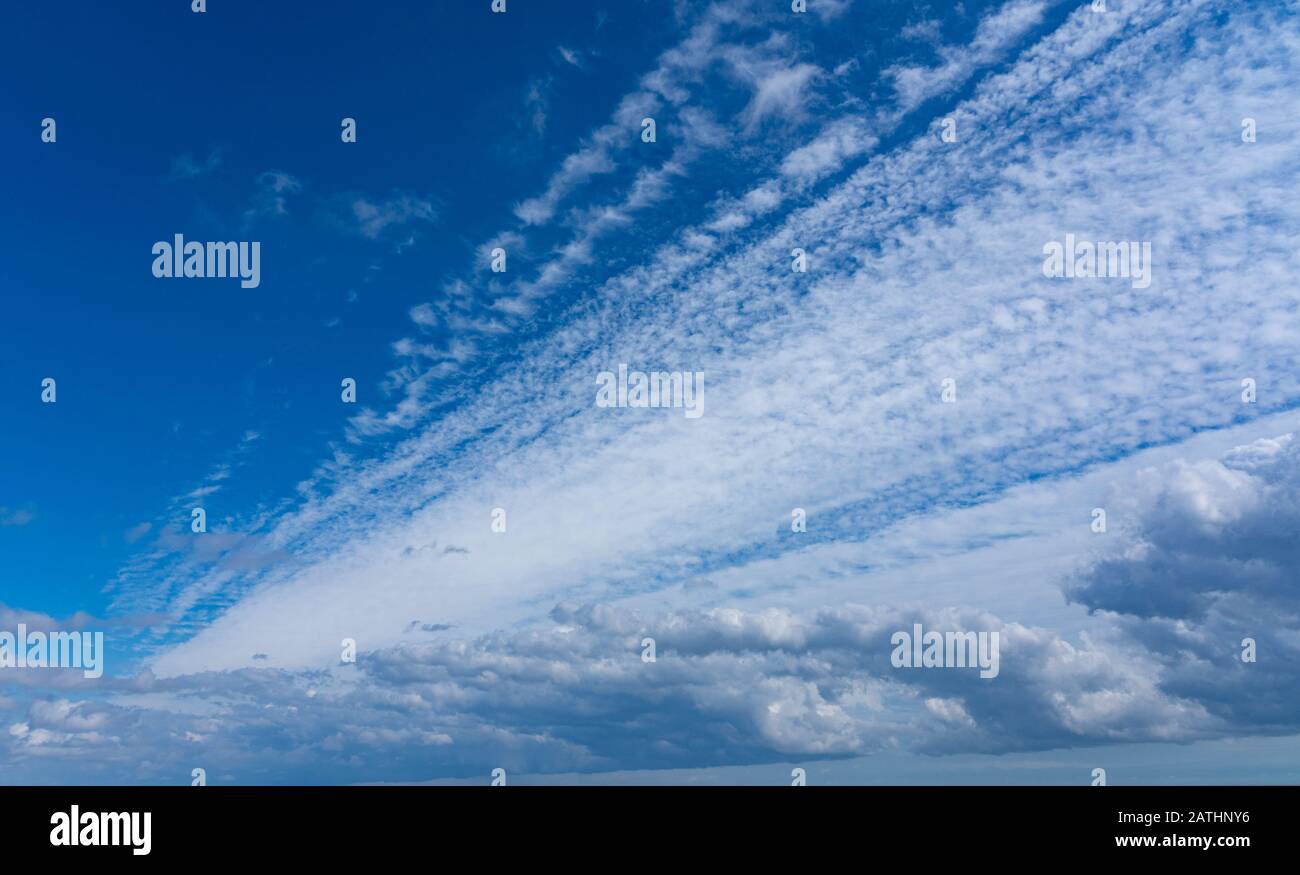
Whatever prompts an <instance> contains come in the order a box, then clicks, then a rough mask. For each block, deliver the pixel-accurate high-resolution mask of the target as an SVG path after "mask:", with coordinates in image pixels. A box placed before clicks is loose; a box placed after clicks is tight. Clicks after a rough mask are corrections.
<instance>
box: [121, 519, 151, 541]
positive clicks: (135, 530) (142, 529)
mask: <svg viewBox="0 0 1300 875" xmlns="http://www.w3.org/2000/svg"><path fill="white" fill-rule="evenodd" d="M152 529H153V523H150V522H143V523H140V524H138V525H134V526H132V527H131V528H129V529H127V530H126V534H124V535H123V536H122V537H123V538H124V539H125V540H126V542H127V543H128V544H134V543H135V542H136V541H138V540H140V539H141V538H143V537H144V536H145V535H147V534H149V532H150V531H151V530H152Z"/></svg>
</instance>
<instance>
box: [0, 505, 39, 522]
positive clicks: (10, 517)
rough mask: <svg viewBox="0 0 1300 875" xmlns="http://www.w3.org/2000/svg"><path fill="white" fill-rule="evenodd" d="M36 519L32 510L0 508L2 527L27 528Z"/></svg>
mask: <svg viewBox="0 0 1300 875" xmlns="http://www.w3.org/2000/svg"><path fill="white" fill-rule="evenodd" d="M34 519H36V514H34V513H32V512H31V511H30V510H10V509H9V508H7V507H0V526H25V525H27V524H28V523H30V522H31V521H32V520H34Z"/></svg>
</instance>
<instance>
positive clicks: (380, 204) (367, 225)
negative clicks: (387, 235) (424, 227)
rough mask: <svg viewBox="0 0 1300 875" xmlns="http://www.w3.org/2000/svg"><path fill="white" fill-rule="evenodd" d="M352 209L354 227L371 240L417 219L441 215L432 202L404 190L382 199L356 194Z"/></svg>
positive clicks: (427, 220) (427, 219)
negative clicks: (372, 198)
mask: <svg viewBox="0 0 1300 875" xmlns="http://www.w3.org/2000/svg"><path fill="white" fill-rule="evenodd" d="M350 213H351V217H350V218H351V221H350V223H349V224H350V227H352V229H353V230H355V231H356V232H357V233H359V234H361V236H363V237H366V238H367V239H370V240H376V239H378V238H379V237H380V235H382V234H383V233H384V232H385V231H388V230H391V229H398V228H404V227H406V226H407V225H410V224H412V223H417V222H426V223H432V222H435V221H437V218H438V213H437V211H436V210H435V209H434V207H433V203H432V202H430V201H429V200H427V199H425V198H421V197H417V196H416V195H413V194H405V193H401V192H397V193H394V194H393V195H392V196H391V197H388V198H386V199H384V200H380V201H375V200H371V199H369V198H365V197H358V198H355V199H353V200H352V202H351V204H350Z"/></svg>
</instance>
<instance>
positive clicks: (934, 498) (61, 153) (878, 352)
mask: <svg viewBox="0 0 1300 875" xmlns="http://www.w3.org/2000/svg"><path fill="white" fill-rule="evenodd" d="M1103 5H1104V7H1105V8H1104V10H1098V9H1094V8H1093V5H1092V4H1091V3H1085V2H1052V0H1000V2H999V0H994V2H987V3H979V2H963V3H957V4H948V3H931V4H925V3H903V2H875V0H808V2H807V4H806V11H803V12H799V11H795V10H794V9H793V8H792V4H791V3H790V2H787V0H726V2H723V0H716V2H708V0H691V2H688V0H676V2H671V0H624V2H618V3H610V2H587V0H563V2H560V0H508V2H507V4H506V10H505V11H504V12H494V11H493V10H492V8H491V6H492V3H491V0H458V2H455V3H451V2H436V3H415V2H404V0H403V2H398V0H394V2H388V3H382V4H377V3H370V4H360V3H355V2H344V0H339V2H330V3H322V4H311V6H310V8H309V9H308V8H306V7H303V6H298V5H295V4H253V3H248V2H234V0H209V2H208V3H207V8H206V11H204V12H201V13H196V12H194V11H192V9H191V8H190V4H188V3H186V2H156V0H150V2H140V3H132V4H126V5H109V4H99V3H90V2H69V3H65V4H60V5H59V6H58V7H57V9H56V8H55V7H48V8H47V7H46V6H39V5H37V6H27V7H15V8H12V9H7V10H6V12H5V18H6V26H5V27H4V29H3V31H4V36H3V37H2V38H3V40H4V48H5V51H4V52H0V76H2V77H3V80H4V81H5V82H8V83H11V87H9V88H6V89H4V94H3V96H0V177H2V178H3V185H4V190H5V192H6V194H7V195H8V197H7V202H8V203H9V205H10V209H9V211H8V213H7V216H8V218H9V221H7V222H5V223H4V234H5V237H6V240H5V245H4V246H0V296H2V297H3V303H4V318H3V319H0V410H2V411H3V428H0V458H2V459H3V460H4V464H3V467H0V632H3V631H6V630H8V631H14V630H15V629H16V628H17V626H18V625H19V624H23V625H25V626H26V627H28V628H30V629H43V630H50V631H54V630H86V631H89V630H96V631H102V632H103V633H104V636H105V640H106V656H105V659H106V668H105V671H104V674H103V676H102V677H98V678H88V677H85V676H84V673H83V672H81V671H78V670H74V669H37V668H25V669H19V668H5V667H0V783H17V784H22V783H30V784H62V783H87V784H90V783H125V784H134V783H147V784H171V783H189V782H190V780H191V774H192V770H193V769H195V768H202V769H204V770H205V772H206V774H207V776H208V777H207V780H208V781H209V782H211V783H231V784H237V783H240V784H316V783H378V782H403V783H421V782H451V783H486V782H488V781H489V780H490V775H491V774H492V772H493V770H494V769H505V770H506V771H507V773H508V774H509V775H510V780H511V782H512V783H514V782H518V783H628V782H632V783H745V784H753V783H789V782H790V780H791V772H792V770H794V769H796V768H802V769H804V770H805V772H806V774H807V777H808V781H809V783H824V784H831V783H868V784H870V783H932V784H946V783H983V784H1017V783H1064V784H1072V783H1078V784H1088V783H1091V782H1092V781H1094V780H1095V778H1094V775H1093V771H1094V770H1095V769H1097V768H1102V769H1105V770H1106V774H1107V776H1108V777H1107V780H1108V781H1109V782H1110V783H1115V784H1122V783H1130V784H1134V783H1269V782H1289V783H1294V782H1296V781H1300V699H1298V698H1297V697H1296V695H1295V690H1296V689H1297V683H1298V682H1300V589H1298V586H1300V579H1298V578H1297V571H1296V568H1297V567H1300V561H1298V560H1300V540H1297V537H1296V534H1295V533H1296V532H1297V531H1300V465H1298V463H1300V443H1298V442H1296V441H1295V440H1294V437H1293V435H1294V433H1295V431H1296V429H1297V424H1298V423H1300V409H1298V408H1300V381H1298V380H1297V374H1298V373H1300V370H1298V369H1297V364H1300V362H1298V361H1297V359H1298V358H1300V342H1298V341H1300V285H1298V284H1297V283H1296V281H1295V276H1296V272H1297V268H1300V255H1297V253H1298V252H1300V246H1298V245H1297V244H1298V243H1300V204H1298V203H1297V201H1296V199H1295V197H1294V191H1295V183H1296V173H1297V171H1296V168H1297V167H1298V166H1300V141H1298V140H1297V133H1298V132H1300V131H1298V128H1300V87H1298V86H1300V66H1298V65H1297V63H1296V60H1295V59H1296V58H1297V57H1300V17H1297V12H1300V7H1298V6H1297V4H1295V3H1293V2H1276V3H1268V4H1238V3H1231V2H1217V0H1144V2H1140V3H1139V2H1135V0H1129V2H1124V0H1107V2H1106V3H1105V4H1103ZM44 119H53V120H54V124H55V127H54V130H55V132H56V133H55V136H54V137H53V141H52V142H51V141H47V140H48V137H46V136H43V130H44V129H45V125H44V122H43V120H44ZM345 119H351V120H352V121H353V122H354V124H355V141H354V142H353V141H348V139H349V138H347V137H345V136H344V135H343V131H344V120H345ZM646 119H651V120H653V122H654V136H653V137H649V136H648V134H647V133H646V125H645V120H646ZM176 235H183V237H184V239H185V240H187V241H200V242H202V241H243V242H248V243H253V242H256V243H257V245H258V246H259V247H260V249H259V251H260V277H259V279H260V282H258V283H257V284H256V285H255V287H244V285H242V284H241V283H240V282H239V280H238V279H235V278H229V277H227V278H219V277H158V276H156V275H155V271H154V270H153V265H154V254H153V247H154V246H155V244H156V243H157V242H159V241H169V242H170V241H172V240H173V239H174V237H175V236H176ZM1066 235H1072V236H1071V238H1070V239H1074V240H1080V241H1097V242H1125V243H1127V242H1130V241H1131V242H1133V243H1134V244H1135V246H1136V245H1137V244H1142V246H1146V247H1149V252H1150V260H1149V262H1147V267H1148V268H1149V276H1148V279H1149V283H1144V282H1142V281H1138V280H1137V279H1135V278H1133V277H1127V276H1106V277H1086V276H1084V277H1079V276H1075V277H1067V276H1051V275H1048V274H1049V273H1050V271H1046V270H1045V252H1046V251H1047V250H1046V248H1045V247H1047V246H1049V244H1052V243H1062V242H1064V241H1065V240H1066V239H1067V236H1066ZM796 250H797V251H799V252H801V253H802V254H803V259H802V261H801V263H800V264H799V266H801V267H803V268H804V269H802V270H799V269H795V268H796V258H795V255H796ZM494 251H499V252H503V253H504V259H505V264H504V270H501V271H499V272H498V271H494V270H493V258H494V256H493V253H494ZM620 364H627V365H628V367H629V368H630V369H631V370H641V371H668V372H683V373H685V374H686V375H688V378H689V376H690V375H696V374H697V375H700V377H699V379H700V380H701V382H700V384H699V385H701V386H702V388H701V389H700V390H699V401H700V403H701V405H702V406H701V408H700V415H698V416H694V415H686V413H687V411H683V410H682V409H677V408H662V407H648V408H636V407H608V406H604V405H602V404H600V403H598V396H597V387H598V384H599V375H600V374H601V373H602V372H613V371H617V370H618V367H619V365H620ZM47 379H53V380H54V381H55V385H56V387H57V396H56V400H55V401H54V402H53V403H47V402H46V401H44V400H43V398H42V391H43V382H42V381H44V380H47ZM345 380H351V381H355V400H354V401H352V400H348V399H347V398H346V397H345V393H344V390H343V388H342V385H343V382H344V381H345ZM199 508H201V509H202V510H203V512H204V515H205V520H206V527H205V528H206V530H205V531H201V532H196V531H194V530H193V526H192V521H193V513H194V511H195V509H199ZM1098 511H1102V512H1104V519H1105V526H1104V531H1099V530H1098V528H1099V526H1098V516H1097V512H1098ZM795 517H799V518H801V519H802V520H803V521H804V525H802V526H800V525H796V524H795V522H794V520H795ZM918 623H919V624H922V625H923V626H924V627H925V628H928V629H939V630H956V631H975V632H979V633H987V634H992V633H997V635H998V640H999V641H1000V644H1001V653H1000V671H999V672H998V674H997V676H996V677H991V678H981V677H980V676H979V674H978V673H975V672H972V671H966V670H959V669H943V668H940V669H933V670H915V669H906V668H899V667H897V666H895V665H894V664H892V663H891V651H892V649H893V648H892V646H891V640H892V639H891V636H892V635H893V634H894V633H896V632H898V631H900V630H912V629H913V628H914V625H915V624H918ZM1248 638H1249V639H1251V641H1252V642H1254V646H1255V654H1254V661H1247V660H1245V659H1243V658H1242V653H1243V641H1244V640H1245V639H1248ZM646 639H652V640H653V643H654V659H653V660H648V659H647V658H646V656H645V653H646V645H645V643H644V642H645V640H646ZM345 640H346V641H349V642H353V643H354V645H355V658H348V654H347V653H346V650H347V648H346V647H345V646H344V642H345Z"/></svg>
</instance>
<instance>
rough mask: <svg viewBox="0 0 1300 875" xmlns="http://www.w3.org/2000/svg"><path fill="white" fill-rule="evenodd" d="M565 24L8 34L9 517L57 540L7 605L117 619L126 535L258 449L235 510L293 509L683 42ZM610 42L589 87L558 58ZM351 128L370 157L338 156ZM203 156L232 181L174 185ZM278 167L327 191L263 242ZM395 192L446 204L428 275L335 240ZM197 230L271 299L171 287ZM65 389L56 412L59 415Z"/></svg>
mask: <svg viewBox="0 0 1300 875" xmlns="http://www.w3.org/2000/svg"><path fill="white" fill-rule="evenodd" d="M621 6H622V4H620V7H621ZM557 9H558V7H557V6H556V5H555V4H549V5H548V4H526V3H517V4H515V8H514V9H512V10H511V11H510V14H508V15H504V16H495V17H494V16H492V15H491V13H490V12H489V11H488V10H487V9H486V8H485V4H471V3H433V4H428V3H418V4H417V3H375V4H368V5H366V6H365V7H364V8H363V7H360V6H358V5H356V4H348V3H322V4H293V3H284V4H280V3H268V4H251V3H237V4H225V3H213V4H211V5H210V9H209V12H208V13H206V14H204V15H196V14H193V13H191V12H190V10H189V9H188V7H187V4H185V3H169V4H162V3H129V4H103V3H86V4H68V5H67V6H66V7H63V8H61V10H60V13H59V14H58V15H53V14H51V10H50V9H49V8H46V7H43V6H41V5H30V4H13V5H12V7H11V8H8V9H7V10H6V18H7V20H6V27H5V31H6V37H5V39H4V43H5V46H4V48H5V51H4V52H3V58H0V77H3V79H4V81H6V82H9V83H16V84H18V85H19V87H17V88H8V89H6V94H5V96H4V98H3V99H2V100H0V159H2V160H0V166H3V170H0V173H3V176H4V191H5V196H6V200H7V201H8V206H7V210H6V212H7V213H8V214H9V216H10V217H11V219H12V221H8V222H6V223H5V225H6V231H5V236H6V239H5V245H4V247H3V248H2V249H0V285H2V287H3V289H4V326H3V329H2V331H3V335H2V336H3V340H4V342H3V344H0V396H2V397H3V399H4V411H5V420H6V427H5V428H4V429H3V432H2V433H0V454H2V455H3V458H4V459H5V460H6V474H5V477H4V481H3V485H0V506H6V507H10V508H21V509H26V510H28V511H29V512H30V513H31V514H32V515H33V519H32V522H31V523H29V524H28V525H25V526H23V527H21V528H20V527H5V528H0V555H2V556H3V561H2V562H0V601H10V602H17V601H26V602H29V603H30V602H31V596H32V595H36V594H39V595H38V598H37V604H30V605H29V606H31V607H39V608H40V609H42V610H46V611H49V612H51V613H54V614H65V613H70V612H71V611H74V610H86V611H91V612H96V611H99V610H101V609H102V607H103V602H102V599H101V597H100V596H99V594H98V592H97V591H98V585H97V584H102V583H103V582H104V580H105V575H106V574H111V572H112V571H113V570H114V568H115V565H116V563H117V562H119V561H120V560H121V559H122V558H123V557H124V554H125V552H126V550H127V549H128V548H129V546H130V545H128V544H125V543H124V541H123V537H122V536H123V533H124V532H125V531H127V530H128V529H130V528H131V527H132V526H134V525H136V524H137V523H139V522H141V521H142V520H149V519H152V518H154V516H155V515H156V514H157V513H158V512H159V511H160V510H161V509H163V508H165V507H166V505H167V502H168V501H169V500H170V499H171V498H172V497H174V496H175V495H177V494H178V493H182V492H184V491H187V490H188V489H189V488H190V487H191V486H192V485H194V484H196V483H197V481H199V480H201V479H202V477H203V476H204V475H205V474H206V473H207V469H208V467H209V466H210V465H211V464H213V463H214V460H217V459H219V458H221V457H222V456H223V455H225V454H227V453H229V452H231V451H233V450H234V449H235V447H236V445H237V444H238V442H239V441H240V439H241V437H242V436H243V435H244V433H245V432H246V431H248V430H250V429H251V430H255V431H258V432H260V433H261V434H262V435H263V437H264V438H265V440H264V442H263V444H262V446H261V447H260V451H259V454H258V455H257V458H256V461H255V462H254V463H253V464H255V465H256V468H255V471H254V473H253V476H251V477H249V478H247V480H243V481H242V483H241V484H240V485H239V486H238V487H235V488H234V489H232V491H231V493H229V495H230V496H231V497H232V499H238V500H241V501H245V502H256V501H260V500H267V501H271V502H275V501H277V500H278V499H280V498H283V497H285V496H286V495H289V494H291V490H292V485H293V484H294V483H295V482H296V481H297V480H299V479H301V478H304V477H306V476H307V475H308V474H309V473H310V471H311V469H312V467H313V461H314V460H315V459H316V458H317V457H319V456H320V455H322V454H323V453H324V445H325V443H326V441H328V440H332V439H335V438H337V437H338V436H339V434H340V433H341V425H342V422H343V419H344V416H345V414H346V412H347V411H346V408H344V407H342V406H341V405H340V404H339V403H338V398H339V389H338V384H339V381H340V380H341V378H342V377H344V376H351V377H354V378H356V379H357V381H358V384H359V386H360V387H361V398H362V400H370V401H372V402H373V401H375V400H377V399H376V395H375V393H376V392H377V391H378V385H379V383H380V381H381V379H382V377H383V374H384V373H385V371H386V370H387V369H388V368H389V367H390V365H391V357H390V353H389V348H388V344H389V343H390V342H391V341H392V340H393V339H395V337H396V336H397V333H398V332H399V331H401V330H402V323H404V322H405V320H406V312H407V311H408V310H409V308H410V307H411V306H413V305H415V304H416V303H418V302H420V301H422V300H425V299H426V298H427V297H428V295H429V293H430V290H431V289H434V288H436V286H437V284H438V282H439V280H440V278H442V277H443V276H444V275H450V274H453V273H455V272H456V271H459V270H463V269H464V268H465V267H466V266H467V265H468V263H469V262H470V260H471V259H472V258H473V249H474V247H476V246H477V245H478V244H479V243H480V242H481V241H482V240H483V239H485V238H487V237H488V236H490V234H491V233H492V232H493V231H495V230H496V228H497V227H499V226H500V225H502V224H503V223H505V222H506V220H507V219H508V218H509V210H510V208H511V206H512V204H513V203H514V202H515V201H517V200H520V199H522V198H523V197H526V196H528V195H529V194H532V193H533V191H532V190H533V188H534V187H535V185H536V181H537V180H538V179H539V178H542V177H543V174H544V173H545V171H546V169H547V168H549V167H550V166H551V165H552V164H554V162H555V161H556V159H557V158H558V157H562V155H563V150H564V149H565V148H567V146H568V145H569V144H570V143H571V142H572V141H573V140H574V139H575V138H577V137H578V136H580V135H581V134H582V133H584V132H585V131H587V130H588V129H590V128H592V127H594V126H596V125H597V124H598V123H599V122H600V121H602V120H603V119H604V117H606V116H607V115H608V113H609V111H610V107H611V106H612V105H613V104H615V103H616V102H617V99H618V97H619V96H620V95H621V94H622V93H624V92H625V91H627V90H628V89H630V88H631V87H633V86H634V85H635V77H636V75H637V71H639V70H641V69H643V68H644V67H645V66H646V65H648V64H649V62H650V61H651V60H652V58H653V56H654V55H655V54H656V53H657V52H658V51H660V50H661V48H662V39H663V35H664V34H663V32H664V30H665V28H666V27H667V26H668V25H669V22H668V21H666V20H665V17H664V15H663V14H662V12H658V11H655V10H653V9H652V8H649V7H648V6H642V5H641V4H626V7H625V8H616V9H615V10H613V11H612V12H600V11H598V10H595V9H589V10H586V11H584V12H583V14H557ZM598 33H599V36H600V42H601V44H603V45H607V46H610V47H611V48H610V49H608V54H606V55H604V56H600V57H594V56H593V57H591V58H589V59H588V60H587V62H586V63H589V64H590V65H591V66H592V67H593V68H594V71H593V74H592V75H584V76H579V75H574V76H571V77H569V78H568V79H567V80H565V79H564V72H563V71H562V70H561V69H560V66H562V65H561V64H558V63H557V61H556V56H555V53H556V46H557V45H565V44H573V45H576V46H582V45H589V44H591V43H593V42H594V41H595V40H596V38H597V35H598ZM539 71H540V72H541V73H543V74H547V75H551V76H554V77H555V78H556V79H558V80H562V81H559V82H557V84H556V85H555V93H554V94H553V95H552V97H551V99H550V108H551V111H550V113H549V117H548V120H547V128H548V129H549V130H548V133H547V136H545V137H538V136H536V135H535V133H534V131H533V129H532V128H531V126H530V124H529V123H528V121H527V118H526V111H525V109H524V97H525V91H526V89H527V87H528V85H529V82H530V81H531V80H532V79H533V78H534V77H535V76H536V75H537V74H538V73H539ZM574 72H575V74H576V71H574ZM47 116H48V117H53V118H55V119H56V122H57V125H58V129H57V133H58V141H57V143H55V144H52V145H51V144H46V143H42V142H41V140H40V136H39V134H40V128H39V123H40V120H41V119H42V118H45V117H47ZM348 116H350V117H354V118H356V119H357V121H358V126H359V135H358V137H357V142H356V143H355V144H344V143H342V142H341V141H340V137H339V132H340V120H341V119H342V118H343V117H348ZM181 156H186V159H187V160H190V161H192V162H193V163H194V165H195V166H196V167H206V166H207V163H208V162H209V161H210V160H212V161H214V165H215V166H213V168H212V169H211V170H210V171H207V172H204V173H202V174H200V175H196V176H194V177H191V178H176V177H177V175H176V174H174V173H173V162H174V161H175V160H177V159H179V158H180V157H181ZM273 170H277V171H282V172H284V173H288V174H291V175H292V176H293V177H294V178H296V179H297V180H299V182H300V183H301V185H302V190H301V192H299V193H298V194H297V195H295V196H291V198H290V199H291V203H290V204H289V205H288V206H287V207H286V209H287V210H288V213H289V215H285V216H259V217H257V218H255V219H252V220H248V219H246V218H245V216H244V214H245V212H246V211H248V210H249V209H251V208H253V207H254V206H255V198H256V197H257V193H258V185H257V178H258V176H259V175H260V174H262V173H264V172H267V171H273ZM395 191H401V192H408V193H411V194H412V195H413V196H416V197H420V198H423V199H427V200H428V201H429V202H431V203H432V204H433V205H434V208H435V209H436V210H437V212H438V214H439V217H440V218H439V220H438V222H437V224H436V225H429V226H428V227H427V228H426V229H421V230H420V231H419V235H420V237H421V239H420V240H419V241H418V244H417V245H415V246H414V247H413V248H412V249H411V250H410V251H408V252H405V253H404V254H403V257H401V258H397V257H395V256H394V254H393V251H392V250H393V247H394V245H395V243H394V241H393V240H392V239H389V238H387V237H385V238H384V239H382V240H368V239H365V238H364V237H361V236H359V235H356V234H349V233H348V232H347V231H346V230H343V229H341V228H338V227H336V224H337V223H340V222H342V221H346V217H347V210H348V204H349V200H348V199H349V197H351V196H354V195H366V196H368V197H373V198H383V197H386V196H388V195H389V194H390V193H392V192H395ZM340 216H341V217H342V218H341V219H340ZM176 233H181V234H185V235H186V236H187V239H190V240H200V241H207V240H259V241H261V242H262V253H263V255H262V260H263V261H262V277H263V279H262V283H261V286H260V287H259V288H256V289H242V288H240V287H239V285H238V284H237V283H235V282H227V281H222V280H213V281H210V282H206V281H205V282H174V281H168V280H165V279H155V278H154V277H153V276H152V275H151V273H150V266H151V264H152V256H151V255H150V254H149V253H150V247H151V246H152V245H153V243H154V242H156V241H158V240H168V241H170V240H171V239H172V236H173V234H176ZM350 293H354V294H355V300H351V301H349V297H350ZM334 320H337V323H336V324H332V325H331V323H332V322H334ZM47 376H49V377H54V378H55V379H56V380H57V381H58V402H57V403H56V404H54V405H44V404H40V403H34V402H38V401H39V392H40V381H41V380H42V379H43V378H45V377H47ZM209 510H210V513H211V514H212V515H213V517H214V518H216V517H219V516H220V507H219V506H218V507H212V508H210V509H209ZM177 524H178V525H186V526H187V525H188V523H187V518H186V519H181V520H178V521H177ZM20 594H21V595H22V596H23V598H20V597H19V596H20Z"/></svg>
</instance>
